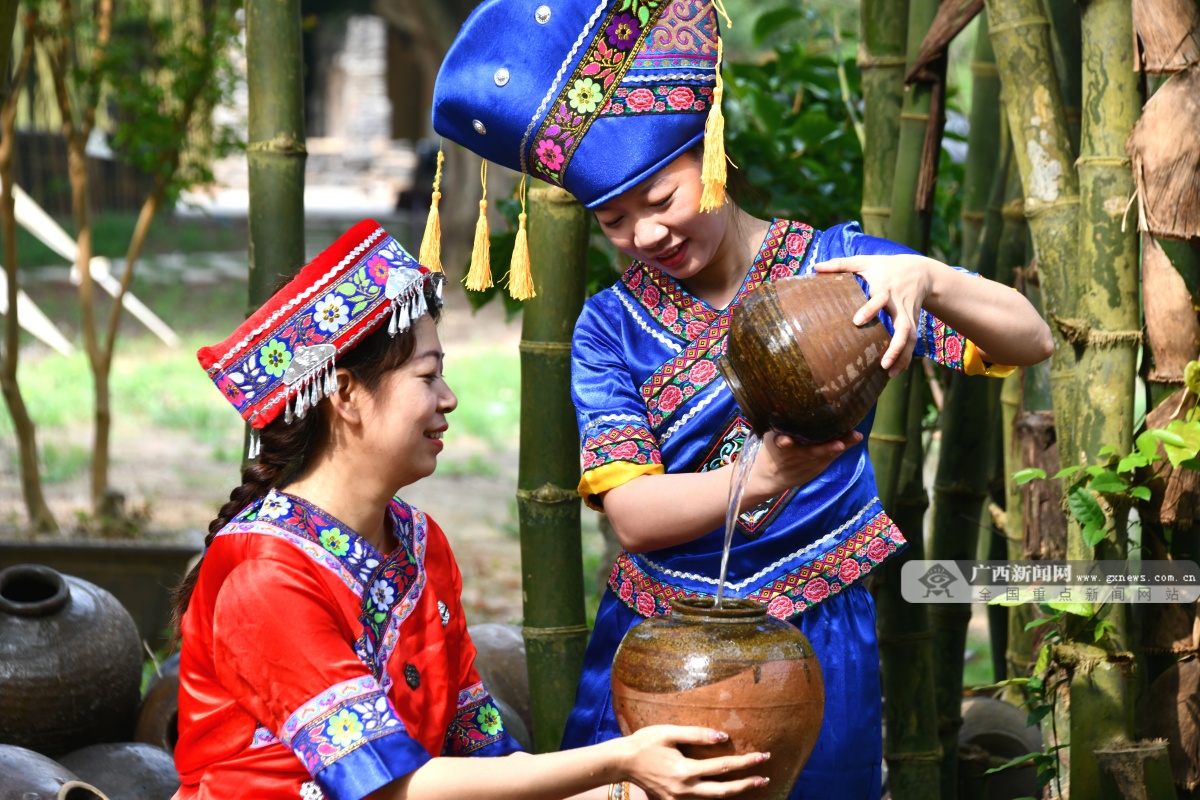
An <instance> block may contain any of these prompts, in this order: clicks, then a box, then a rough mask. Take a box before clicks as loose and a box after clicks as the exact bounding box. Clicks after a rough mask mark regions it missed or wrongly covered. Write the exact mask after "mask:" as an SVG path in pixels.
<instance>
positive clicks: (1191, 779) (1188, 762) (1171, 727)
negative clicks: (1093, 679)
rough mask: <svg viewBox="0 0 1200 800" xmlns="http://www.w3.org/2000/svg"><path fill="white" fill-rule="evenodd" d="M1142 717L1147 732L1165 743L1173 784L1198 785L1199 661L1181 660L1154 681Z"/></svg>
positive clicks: (1199, 750) (1199, 756)
mask: <svg viewBox="0 0 1200 800" xmlns="http://www.w3.org/2000/svg"><path fill="white" fill-rule="evenodd" d="M1144 718H1145V719H1146V721H1147V723H1148V730H1147V733H1148V734H1149V735H1150V736H1158V737H1162V738H1163V739H1166V740H1167V742H1168V745H1167V748H1168V749H1167V753H1168V755H1169V757H1170V759H1171V773H1172V775H1173V776H1174V778H1175V783H1176V784H1178V785H1180V786H1185V787H1187V789H1188V791H1191V790H1193V789H1195V788H1196V787H1197V786H1200V661H1198V660H1197V659H1195V658H1189V659H1187V660H1186V661H1180V662H1179V663H1178V664H1175V665H1173V666H1172V667H1171V668H1170V669H1168V670H1167V671H1166V672H1164V673H1163V674H1162V675H1160V676H1159V677H1158V679H1157V680H1156V681H1154V683H1153V684H1152V685H1151V687H1150V693H1149V700H1148V702H1147V704H1146V713H1145V716H1144Z"/></svg>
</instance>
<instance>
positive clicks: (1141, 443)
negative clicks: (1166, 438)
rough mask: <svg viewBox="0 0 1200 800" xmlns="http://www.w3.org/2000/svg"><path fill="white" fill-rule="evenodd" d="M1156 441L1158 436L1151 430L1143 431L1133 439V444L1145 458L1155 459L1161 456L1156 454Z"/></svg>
mask: <svg viewBox="0 0 1200 800" xmlns="http://www.w3.org/2000/svg"><path fill="white" fill-rule="evenodd" d="M1158 442H1159V439H1158V437H1157V436H1155V435H1154V433H1153V432H1152V431H1145V432H1143V433H1141V434H1139V435H1138V437H1137V438H1136V439H1134V440H1133V445H1134V447H1136V448H1137V451H1138V452H1139V453H1141V454H1142V455H1143V456H1145V457H1146V459H1147V460H1149V461H1156V460H1158V459H1159V458H1161V456H1159V454H1158Z"/></svg>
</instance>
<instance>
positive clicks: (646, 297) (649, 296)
mask: <svg viewBox="0 0 1200 800" xmlns="http://www.w3.org/2000/svg"><path fill="white" fill-rule="evenodd" d="M661 299H662V292H660V291H658V289H657V288H656V287H654V286H647V287H646V288H645V289H643V290H642V302H643V303H645V304H646V305H647V306H649V307H650V308H654V307H655V306H656V305H658V301H659V300H661Z"/></svg>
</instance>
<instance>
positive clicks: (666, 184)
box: [596, 152, 732, 285]
mask: <svg viewBox="0 0 1200 800" xmlns="http://www.w3.org/2000/svg"><path fill="white" fill-rule="evenodd" d="M700 172H701V169H700V159H698V158H697V157H696V155H695V154H694V153H691V152H688V153H684V154H683V155H682V156H680V157H679V158H677V159H675V160H674V161H672V162H671V163H670V164H668V165H667V166H665V167H663V168H662V169H661V170H659V171H658V172H657V173H655V174H654V175H652V176H650V177H649V178H647V179H646V180H645V181H643V182H642V183H640V184H638V185H637V186H635V187H633V188H632V189H630V190H629V191H627V192H625V193H623V194H620V195H618V196H617V197H615V198H613V199H612V200H610V201H609V202H607V203H605V204H604V205H602V206H600V207H599V208H597V209H596V219H597V220H599V222H600V228H601V230H603V231H604V234H605V235H606V236H607V237H608V240H609V241H610V242H612V243H613V246H614V247H616V248H617V249H618V250H620V251H621V252H623V253H625V254H626V255H628V256H630V257H632V258H635V259H637V260H638V261H642V262H645V263H646V264H650V265H652V266H655V267H658V268H659V269H661V270H662V271H663V272H665V273H667V274H668V275H670V276H671V277H672V278H674V279H675V280H677V281H681V282H683V283H685V285H686V283H687V281H688V280H689V279H692V278H695V277H696V276H697V275H699V274H700V272H701V271H703V270H704V268H705V267H707V266H708V265H709V264H710V263H712V262H713V261H714V259H715V258H716V257H717V254H718V251H719V249H720V247H721V244H722V242H723V241H724V239H725V234H726V230H727V229H728V227H729V213H728V211H729V209H730V208H732V206H726V207H725V208H724V209H722V210H721V211H718V212H716V213H711V214H705V213H702V212H701V211H700V195H701V193H702V191H703V186H702V184H701V183H700Z"/></svg>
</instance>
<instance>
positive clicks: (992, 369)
mask: <svg viewBox="0 0 1200 800" xmlns="http://www.w3.org/2000/svg"><path fill="white" fill-rule="evenodd" d="M966 342H967V346H966V347H964V348H963V372H964V373H966V374H967V375H986V376H988V377H989V378H1007V377H1008V376H1009V375H1012V374H1013V373H1014V372H1016V371H1017V368H1016V367H1010V366H1008V365H1007V364H989V363H987V362H986V361H984V360H983V356H981V355H979V348H978V347H976V346H975V343H974V342H972V341H971V340H970V339H967V340H966Z"/></svg>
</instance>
